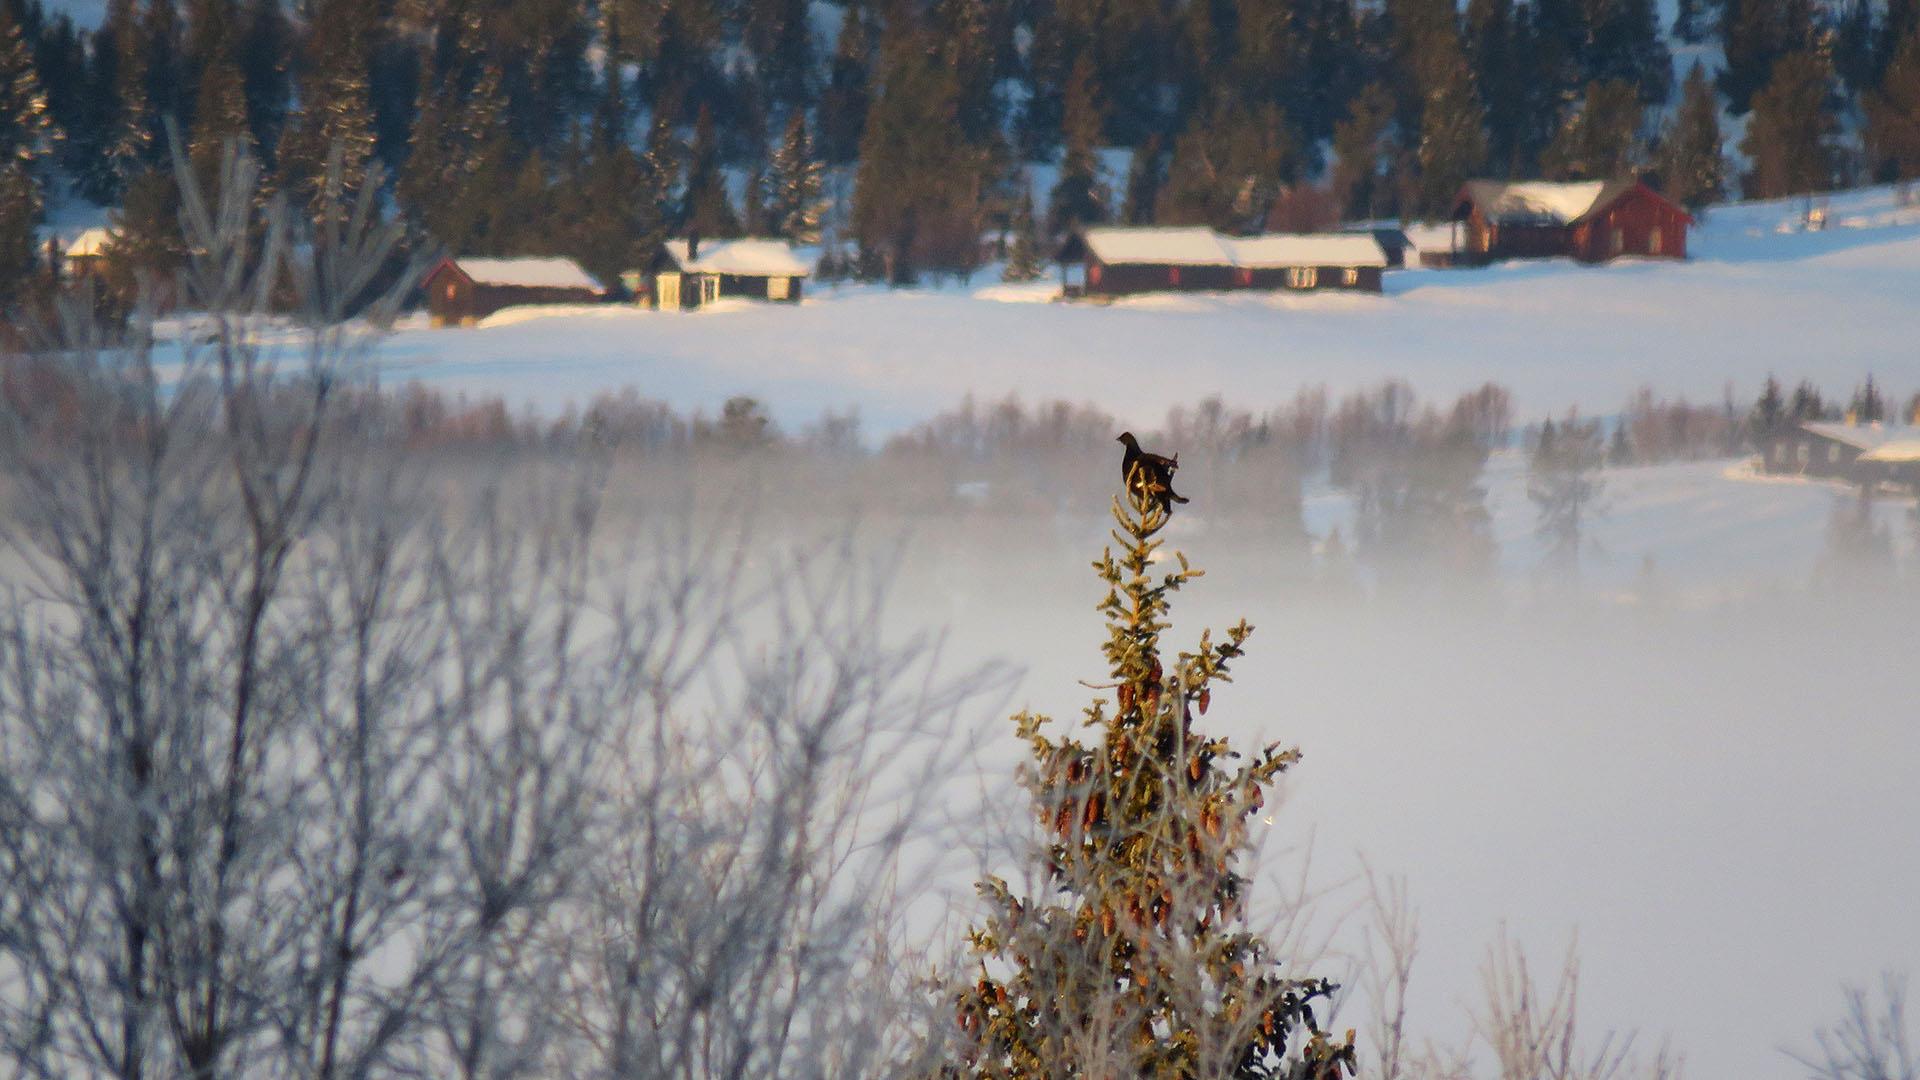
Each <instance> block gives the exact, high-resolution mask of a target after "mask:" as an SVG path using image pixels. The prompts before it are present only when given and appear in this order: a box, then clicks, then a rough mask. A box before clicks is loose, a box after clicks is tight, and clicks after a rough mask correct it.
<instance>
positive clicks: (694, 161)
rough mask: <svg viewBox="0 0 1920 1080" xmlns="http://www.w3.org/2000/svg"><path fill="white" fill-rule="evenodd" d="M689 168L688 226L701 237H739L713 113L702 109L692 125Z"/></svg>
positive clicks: (686, 222)
mask: <svg viewBox="0 0 1920 1080" xmlns="http://www.w3.org/2000/svg"><path fill="white" fill-rule="evenodd" d="M690 154H691V156H690V158H689V161H688V165H687V196H686V212H685V217H686V221H685V225H686V229H687V231H688V232H690V233H698V234H699V235H700V236H702V237H708V238H711V237H725V236H739V235H740V215H739V214H738V213H736V212H735V210H734V206H733V199H732V198H731V197H729V196H728V195H727V186H726V176H725V174H724V173H722V172H721V171H720V142H719V136H718V135H717V134H716V133H715V132H714V126H713V113H712V111H711V110H709V109H708V108H707V107H706V106H704V105H703V106H701V107H700V115H699V119H698V120H696V121H695V122H694V126H693V148H692V150H691V152H690Z"/></svg>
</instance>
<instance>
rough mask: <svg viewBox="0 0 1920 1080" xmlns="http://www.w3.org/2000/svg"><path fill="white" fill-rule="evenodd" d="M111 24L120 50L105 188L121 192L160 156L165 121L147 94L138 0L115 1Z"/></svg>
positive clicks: (109, 15) (109, 16)
mask: <svg viewBox="0 0 1920 1080" xmlns="http://www.w3.org/2000/svg"><path fill="white" fill-rule="evenodd" d="M107 25H108V26H109V27H110V28H111V29H112V37H113V43H114V46H115V48H116V50H117V52H116V54H115V59H114V63H113V65H112V75H113V90H112V99H113V101H114V102H115V103H116V105H117V108H115V110H114V115H113V116H112V118H111V120H110V124H111V128H112V132H113V133H112V135H111V136H110V137H109V138H108V139H107V145H106V157H105V168H106V170H107V173H108V177H109V180H108V183H107V185H106V186H107V188H108V189H109V190H111V191H112V192H114V193H115V194H116V195H117V194H119V193H121V192H123V191H124V189H125V187H126V185H127V184H129V183H131V182H132V179H133V177H135V176H137V175H139V174H141V173H142V172H145V171H146V170H148V169H150V168H152V167H153V166H154V164H155V163H157V161H158V160H159V155H160V153H161V152H162V149H161V144H160V142H159V133H160V131H161V130H162V122H161V115H160V113H159V112H158V111H157V110H156V108H155V103H154V101H153V99H152V98H151V97H150V96H149V95H148V93H147V61H148V56H147V48H146V37H145V34H144V28H143V25H142V21H141V19H140V13H139V8H138V7H137V6H136V4H135V2H134V0H111V2H110V4H109V6H108V8H107Z"/></svg>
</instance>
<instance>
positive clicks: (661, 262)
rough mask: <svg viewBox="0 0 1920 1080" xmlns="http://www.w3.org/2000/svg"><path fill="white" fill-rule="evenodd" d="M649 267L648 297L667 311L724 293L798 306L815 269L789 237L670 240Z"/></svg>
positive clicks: (710, 300) (693, 305) (703, 302)
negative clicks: (795, 250) (788, 240)
mask: <svg viewBox="0 0 1920 1080" xmlns="http://www.w3.org/2000/svg"><path fill="white" fill-rule="evenodd" d="M651 269H652V272H651V274H650V278H651V285H652V288H651V290H649V291H648V295H649V296H650V298H651V300H652V303H653V306H654V307H657V308H660V309H661V310H663V311H665V310H691V309H693V308H697V307H701V306H703V305H706V304H711V303H713V302H714V301H715V300H718V299H720V298H721V297H726V296H743V297H747V298H750V299H754V300H770V301H773V302H775V303H786V304H797V303H799V302H800V296H801V293H802V291H803V289H804V286H805V283H806V280H807V277H808V276H809V275H810V274H811V273H812V268H811V267H809V266H808V265H807V264H806V262H805V261H804V260H802V259H801V258H800V256H799V255H797V254H795V253H794V250H793V246H792V245H790V244H788V243H787V242H786V241H785V240H779V239H765V238H756V237H748V238H744V239H739V240H713V241H705V242H703V241H702V240H701V239H700V238H699V237H697V236H690V237H687V238H685V239H682V240H669V241H667V242H666V243H665V244H663V245H661V250H660V254H659V255H658V256H657V257H656V258H655V259H654V263H653V266H652V268H651ZM635 291H636V292H640V291H641V290H635Z"/></svg>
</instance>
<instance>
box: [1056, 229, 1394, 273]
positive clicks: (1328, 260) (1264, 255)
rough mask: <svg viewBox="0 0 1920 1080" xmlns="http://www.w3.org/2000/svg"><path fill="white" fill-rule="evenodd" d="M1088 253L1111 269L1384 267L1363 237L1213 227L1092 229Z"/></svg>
mask: <svg viewBox="0 0 1920 1080" xmlns="http://www.w3.org/2000/svg"><path fill="white" fill-rule="evenodd" d="M1081 235H1082V236H1083V238H1084V239H1085V241H1086V246H1087V250H1088V251H1089V252H1090V253H1091V254H1092V255H1093V257H1094V258H1097V259H1099V260H1100V261H1101V262H1103V263H1106V264H1107V265H1108V266H1125V265H1129V264H1132V265H1141V264H1145V265H1150V266H1235V267H1241V268H1243V269H1248V270H1261V269H1272V268H1275V267H1283V266H1385V265H1387V257H1386V254H1385V253H1384V252H1382V251H1381V250H1380V242H1379V241H1378V240H1375V239H1374V238H1373V237H1372V236H1371V235H1368V234H1365V233H1360V234H1355V233H1266V234H1264V235H1261V236H1223V235H1221V234H1219V233H1217V232H1214V231H1213V230H1212V229H1208V228H1203V227H1196V228H1124V227H1119V226H1110V227H1103V228H1094V229H1088V230H1086V232H1084V233H1083V234H1081Z"/></svg>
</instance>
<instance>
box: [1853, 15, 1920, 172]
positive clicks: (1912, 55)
mask: <svg viewBox="0 0 1920 1080" xmlns="http://www.w3.org/2000/svg"><path fill="white" fill-rule="evenodd" d="M1862 104H1863V105H1864V107H1865V111H1866V114H1867V130H1866V145H1867V153H1868V157H1869V161H1870V162H1871V168H1872V169H1873V172H1874V175H1875V176H1876V178H1878V179H1883V180H1893V181H1897V182H1899V183H1901V184H1903V185H1905V184H1908V183H1911V182H1912V181H1913V180H1914V179H1915V178H1916V177H1920V23H1916V24H1915V26H1914V28H1913V29H1912V30H1911V31H1910V32H1909V33H1908V34H1907V40H1906V43H1905V44H1904V45H1902V46H1901V48H1900V51H1899V52H1897V53H1895V54H1894V57H1893V62H1892V63H1891V64H1889V65H1888V66H1887V70H1886V74H1885V76H1884V77H1882V79H1881V81H1880V85H1879V86H1878V87H1876V88H1874V89H1872V90H1869V91H1867V93H1866V94H1865V95H1863V102H1862Z"/></svg>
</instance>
